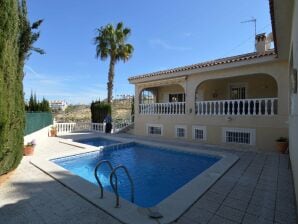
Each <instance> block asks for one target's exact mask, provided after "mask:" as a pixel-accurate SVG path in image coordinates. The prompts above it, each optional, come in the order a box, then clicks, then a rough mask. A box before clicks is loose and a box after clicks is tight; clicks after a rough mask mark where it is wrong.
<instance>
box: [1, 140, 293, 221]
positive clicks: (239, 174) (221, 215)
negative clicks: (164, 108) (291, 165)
mask: <svg viewBox="0 0 298 224" xmlns="http://www.w3.org/2000/svg"><path fill="white" fill-rule="evenodd" d="M118 136H122V137H126V138H135V136H131V135H126V134H122V135H118ZM139 139H141V140H145V138H139ZM147 140H148V138H147ZM154 141H160V142H163V143H169V144H175V145H183V146H189V147H198V146H199V144H194V143H186V142H181V141H179V142H178V141H162V140H156V139H154ZM204 148H205V149H206V150H218V149H216V148H215V147H204ZM221 150H224V149H221ZM66 151H67V152H69V151H73V152H74V153H80V152H83V151H84V150H83V149H79V148H76V147H73V146H69V145H65V144H61V143H59V142H58V139H57V138H48V139H47V140H46V141H43V142H38V145H37V147H36V153H35V155H34V157H38V156H44V155H57V156H59V154H60V153H61V152H66ZM227 151H228V152H230V153H231V152H232V153H235V154H236V155H237V156H238V157H239V158H240V159H239V161H238V162H237V163H236V164H235V165H234V166H233V167H232V168H231V169H230V170H229V171H228V172H227V173H226V174H225V175H224V176H223V177H221V178H220V179H219V180H218V181H217V182H216V183H215V184H214V185H213V186H212V187H211V188H210V189H209V190H208V191H207V192H206V193H205V195H204V196H203V197H201V198H200V199H199V200H198V201H197V202H196V203H195V204H194V205H193V206H192V207H191V208H190V209H189V210H188V211H186V212H185V213H184V215H183V216H182V217H181V218H179V219H178V220H177V222H176V224H182V223H185V224H193V223H197V224H203V223H210V224H214V223H219V224H224V223H252V224H254V223H266V224H267V223H268V224H269V223H272V224H292V223H293V224H294V223H297V216H296V205H295V200H294V198H295V196H294V189H293V181H292V175H291V171H290V169H288V155H279V154H276V153H258V152H252V151H240V150H227ZM30 159H31V158H30V157H24V159H23V160H22V163H21V165H20V166H19V167H18V168H17V170H16V171H15V173H14V174H13V175H12V176H11V178H10V179H9V181H8V182H6V183H5V184H3V185H1V186H0V223H14V224H15V223H102V224H105V223H107V224H108V223H119V222H118V221H117V220H115V219H114V218H113V217H111V216H109V215H108V214H107V213H105V212H103V211H102V210H100V209H99V208H97V207H95V206H93V205H92V204H90V203H89V202H87V201H86V200H85V199H83V198H81V197H80V196H78V195H77V194H75V193H74V192H72V191H70V190H69V189H68V188H66V187H64V186H63V185H62V184H60V183H58V182H57V181H55V180H54V179H52V178H51V177H49V176H48V175H46V174H45V173H43V172H42V171H40V170H39V169H37V168H36V167H34V166H33V165H31V164H30V163H29V161H30Z"/></svg>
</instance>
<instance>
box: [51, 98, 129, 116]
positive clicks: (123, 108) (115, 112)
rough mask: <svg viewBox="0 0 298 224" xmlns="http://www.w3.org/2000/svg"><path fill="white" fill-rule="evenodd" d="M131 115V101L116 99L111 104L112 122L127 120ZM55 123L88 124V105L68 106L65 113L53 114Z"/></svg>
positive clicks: (89, 111) (89, 114)
mask: <svg viewBox="0 0 298 224" xmlns="http://www.w3.org/2000/svg"><path fill="white" fill-rule="evenodd" d="M130 114H131V100H128V99H123V100H122V99H116V100H114V101H113V103H112V118H113V120H114V121H116V120H122V119H129V118H130ZM54 117H55V119H56V122H90V121H91V110H90V105H70V106H68V107H67V108H66V110H65V111H59V112H56V113H54Z"/></svg>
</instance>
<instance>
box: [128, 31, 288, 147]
mask: <svg viewBox="0 0 298 224" xmlns="http://www.w3.org/2000/svg"><path fill="white" fill-rule="evenodd" d="M265 45H266V36H265V35H264V34H261V35H258V36H257V37H256V49H257V52H253V53H249V54H245V55H239V56H235V57H229V58H223V59H218V60H214V61H208V62H204V63H199V64H194V65H190V66H185V67H179V68H174V69H169V70H166V71H160V72H155V73H150V74H145V75H141V76H135V77H131V78H130V79H129V81H130V83H132V84H134V85H135V96H136V97H135V108H136V109H135V128H134V130H135V134H139V135H151V136H161V137H164V138H181V139H187V140H190V141H200V142H202V143H208V144H216V145H229V146H230V147H233V146H239V144H241V145H242V146H245V147H249V148H257V149H262V150H272V148H274V144H275V140H276V139H277V138H279V137H281V136H283V137H288V122H287V121H288V116H289V110H288V102H289V94H288V88H289V83H288V80H289V77H288V64H287V62H286V61H284V60H280V59H279V58H278V57H277V55H276V53H275V52H274V50H272V49H267V48H266V46H265Z"/></svg>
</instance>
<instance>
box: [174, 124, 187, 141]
mask: <svg viewBox="0 0 298 224" xmlns="http://www.w3.org/2000/svg"><path fill="white" fill-rule="evenodd" d="M175 130H176V137H177V138H186V126H185V125H176V126H175Z"/></svg>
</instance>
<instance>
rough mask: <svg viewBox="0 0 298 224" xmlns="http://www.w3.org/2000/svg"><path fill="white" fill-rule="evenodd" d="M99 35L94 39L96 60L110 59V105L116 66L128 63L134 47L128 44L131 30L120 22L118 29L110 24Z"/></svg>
mask: <svg viewBox="0 0 298 224" xmlns="http://www.w3.org/2000/svg"><path fill="white" fill-rule="evenodd" d="M97 32H98V35H97V36H96V37H95V39H94V44H95V45H96V58H100V59H101V60H105V59H107V58H108V57H110V66H109V73H108V83H107V86H108V103H111V101H112V94H113V82H114V76H115V64H116V63H117V62H118V61H120V60H121V61H123V62H126V61H127V60H128V59H129V58H130V57H131V56H132V53H133V46H132V45H131V44H128V43H126V40H127V38H128V36H129V34H130V33H131V31H130V29H129V28H126V27H123V23H122V22H120V23H118V24H117V25H116V29H115V28H114V27H113V25H112V24H108V25H106V26H104V27H101V28H100V29H97Z"/></svg>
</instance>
